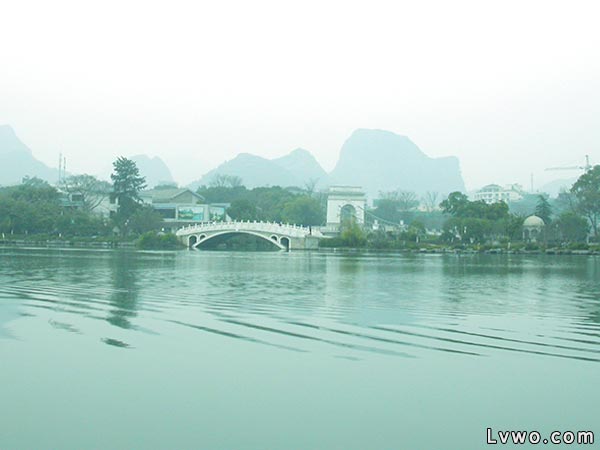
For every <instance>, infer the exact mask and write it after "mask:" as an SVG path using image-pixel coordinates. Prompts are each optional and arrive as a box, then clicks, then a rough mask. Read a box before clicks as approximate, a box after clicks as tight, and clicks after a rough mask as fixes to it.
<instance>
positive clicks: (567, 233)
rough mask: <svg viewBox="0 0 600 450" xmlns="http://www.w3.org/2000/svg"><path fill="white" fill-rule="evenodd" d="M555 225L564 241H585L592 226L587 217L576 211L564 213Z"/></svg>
mask: <svg viewBox="0 0 600 450" xmlns="http://www.w3.org/2000/svg"><path fill="white" fill-rule="evenodd" d="M554 225H555V227H556V229H557V230H558V232H559V234H560V237H561V239H562V241H563V242H584V241H585V240H586V238H587V233H588V230H589V227H590V226H589V223H588V221H587V220H586V219H585V217H581V216H579V215H577V214H576V213H574V212H564V213H562V214H561V215H560V216H558V219H557V220H556V221H555V223H554Z"/></svg>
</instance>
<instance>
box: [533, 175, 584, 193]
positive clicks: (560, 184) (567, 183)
mask: <svg viewBox="0 0 600 450" xmlns="http://www.w3.org/2000/svg"><path fill="white" fill-rule="evenodd" d="M577 179H578V177H574V178H567V179H564V180H554V181H550V182H548V183H546V184H544V185H543V186H541V187H540V188H539V191H540V192H545V193H546V194H548V195H549V196H550V197H557V196H558V194H559V193H560V192H561V191H562V190H566V191H568V190H569V189H571V187H572V186H573V185H574V184H575V182H576V181H577Z"/></svg>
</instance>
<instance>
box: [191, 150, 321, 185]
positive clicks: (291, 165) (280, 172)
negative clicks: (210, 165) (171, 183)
mask: <svg viewBox="0 0 600 450" xmlns="http://www.w3.org/2000/svg"><path fill="white" fill-rule="evenodd" d="M217 175H233V176H238V177H240V178H241V179H242V183H243V184H244V186H246V187H248V188H254V187H257V186H282V187H288V186H298V187H303V186H305V184H307V183H309V182H310V181H311V180H319V181H320V183H321V184H322V183H323V182H324V180H326V178H327V173H326V172H325V171H324V170H323V168H322V167H321V166H320V165H319V163H318V162H317V160H316V159H315V158H314V156H313V155H312V154H311V153H310V152H308V151H307V150H303V149H296V150H294V151H292V152H291V153H289V154H288V155H285V156H282V157H281V158H276V159H266V158H262V157H260V156H256V155H252V154H250V153H240V154H239V155H237V156H236V157H235V158H233V159H232V160H230V161H226V162H224V163H223V164H221V165H220V166H218V167H217V168H216V169H213V170H211V171H210V172H208V173H206V174H205V175H203V176H202V178H200V179H199V180H198V181H195V182H193V183H191V184H190V186H189V187H190V188H191V189H196V188H197V187H198V186H202V185H209V184H210V183H211V182H212V181H213V180H214V178H215V177H216V176H217Z"/></svg>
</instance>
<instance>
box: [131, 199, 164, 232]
mask: <svg viewBox="0 0 600 450" xmlns="http://www.w3.org/2000/svg"><path fill="white" fill-rule="evenodd" d="M162 225H163V218H162V216H161V215H160V214H159V213H158V212H156V211H155V210H154V209H153V208H152V207H151V206H146V205H144V206H140V207H139V208H137V209H136V211H135V212H134V213H133V214H132V215H131V217H130V218H129V224H128V228H129V229H130V230H131V231H133V232H134V233H136V234H143V233H147V232H148V231H156V230H160V228H161V226H162Z"/></svg>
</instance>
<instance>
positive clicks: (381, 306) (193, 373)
mask: <svg viewBox="0 0 600 450" xmlns="http://www.w3.org/2000/svg"><path fill="white" fill-rule="evenodd" d="M0 262H1V264H0V449H2V450H6V449H36V450H39V449H61V450H64V449H198V448H206V449H230V450H231V449H311V450H312V449H343V450H350V449H360V450H369V449H407V450H419V449H421V450H423V449H425V450H429V449H431V450H435V449H443V450H448V449H450V450H453V449H456V450H466V449H479V448H486V447H487V445H486V428H488V427H491V428H493V429H494V430H539V431H540V432H542V433H550V432H551V431H553V430H555V429H556V430H563V431H564V430H573V431H577V430H592V431H595V432H596V441H597V442H596V445H598V442H600V419H599V418H600V388H599V387H598V382H599V380H600V258H598V257H585V256H566V255H565V256H543V255H409V254H369V253H335V252H313V253H304V252H292V253H279V252H274V253H273V252H256V253H250V252H247V253H243V252H216V251H215V252H211V251H179V252H134V251H117V250H106V251H102V250H78V249H72V250H58V249H16V248H7V247H5V248H0ZM506 447H509V448H511V447H510V446H506ZM519 447H520V448H528V447H527V446H519ZM553 447H556V448H559V447H558V446H553ZM492 448H493V447H492ZM532 448H533V447H532ZM571 448H573V446H571ZM577 448H579V447H577Z"/></svg>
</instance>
